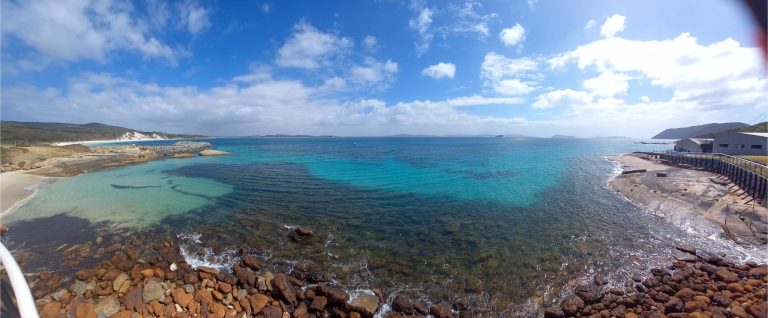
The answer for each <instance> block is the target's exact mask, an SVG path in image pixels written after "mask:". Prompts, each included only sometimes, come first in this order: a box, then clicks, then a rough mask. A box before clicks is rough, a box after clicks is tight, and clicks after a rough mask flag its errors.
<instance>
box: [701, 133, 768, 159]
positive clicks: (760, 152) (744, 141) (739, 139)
mask: <svg viewBox="0 0 768 318" xmlns="http://www.w3.org/2000/svg"><path fill="white" fill-rule="evenodd" d="M713 152H718V153H724V154H729V155H750V156H766V155H768V133H753V132H731V133H726V134H722V135H719V136H715V144H714V149H713Z"/></svg>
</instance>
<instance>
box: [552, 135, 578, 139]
mask: <svg viewBox="0 0 768 318" xmlns="http://www.w3.org/2000/svg"><path fill="white" fill-rule="evenodd" d="M551 138H555V139H572V138H576V136H569V135H554V136H552V137H551Z"/></svg>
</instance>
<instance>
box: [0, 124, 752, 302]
mask: <svg viewBox="0 0 768 318" xmlns="http://www.w3.org/2000/svg"><path fill="white" fill-rule="evenodd" d="M206 141H209V142H211V143H213V144H214V146H215V147H216V149H218V150H223V151H228V152H231V153H232V155H230V156H223V157H196V158H188V159H164V160H157V161H152V162H148V163H144V164H140V165H134V166H128V167H122V168H115V169H109V170H104V171H99V172H93V173H86V174H83V175H80V176H76V177H70V178H62V179H58V180H57V181H56V182H53V183H52V184H49V185H46V186H44V187H42V188H41V189H39V190H38V192H37V193H36V195H35V196H34V197H33V198H32V199H30V200H29V201H28V202H27V203H26V204H25V205H23V206H21V207H20V208H19V209H18V210H17V211H16V212H15V213H13V214H12V215H10V216H7V217H4V219H3V223H6V224H8V225H9V227H10V228H11V229H12V232H11V236H10V237H9V238H8V244H9V245H10V246H11V247H12V248H13V249H14V250H15V253H22V252H23V251H29V250H32V251H36V252H37V253H38V255H41V256H39V257H37V261H30V262H27V263H26V265H24V266H27V268H25V270H26V271H38V270H45V269H48V270H51V269H53V270H55V269H56V266H57V264H58V263H57V261H56V260H55V259H54V258H53V257H49V258H48V259H46V257H45V255H49V254H48V253H47V252H46V251H48V252H50V251H53V250H54V249H55V248H56V247H57V246H60V245H61V244H63V243H70V244H72V243H73V242H84V241H87V240H91V239H92V238H94V237H95V236H99V235H100V236H103V235H110V234H114V235H131V234H135V233H140V234H141V235H142V236H144V237H150V238H153V237H157V239H158V240H161V239H175V240H178V241H179V242H180V244H181V246H182V249H183V250H182V253H183V254H184V255H185V256H186V258H187V261H188V262H189V263H190V264H193V265H206V266H217V267H221V268H226V267H227V266H228V265H231V264H232V263H233V262H235V261H236V260H237V250H238V249H239V248H244V247H245V248H250V249H251V250H252V251H255V252H254V253H255V254H256V255H257V256H259V257H260V258H262V259H263V260H264V261H265V264H267V266H268V267H269V268H271V269H272V270H275V271H285V270H291V269H302V270H304V269H312V270H319V271H322V272H325V273H328V275H330V277H332V279H333V280H334V281H335V282H337V283H338V284H340V285H342V286H344V287H345V288H346V289H347V290H349V291H350V292H353V293H354V292H360V291H363V290H371V289H380V290H381V291H383V292H384V294H385V295H394V294H396V293H403V294H407V295H409V296H410V297H412V298H413V299H421V300H424V301H426V302H438V303H447V304H450V303H452V302H453V301H454V300H456V299H458V298H465V299H469V300H470V301H471V302H472V303H473V304H475V305H476V306H478V307H482V308H485V309H486V310H487V311H488V312H507V313H509V312H514V313H526V312H532V311H535V310H536V308H539V307H541V306H546V305H548V304H552V303H556V302H558V300H559V299H560V297H561V295H564V293H565V292H566V291H567V290H569V288H572V287H573V286H575V285H576V284H578V283H579V282H584V281H588V280H591V279H592V276H593V275H596V274H601V275H606V276H607V277H608V278H609V280H610V281H611V284H615V285H617V286H618V285H622V284H624V283H625V282H626V281H627V280H628V279H629V278H630V277H631V276H632V275H633V273H636V272H639V271H641V270H643V269H646V268H648V267H649V266H653V265H654V264H668V262H669V259H670V256H669V255H670V253H671V252H672V251H673V250H674V245H675V244H676V243H678V242H682V241H684V242H687V243H693V244H694V245H696V246H698V247H700V248H703V249H707V250H711V251H713V252H720V253H723V252H724V253H728V254H729V255H730V256H733V257H737V258H742V259H743V258H748V257H749V256H750V251H749V250H744V249H742V248H740V247H738V246H734V245H733V244H730V243H728V242H726V241H723V240H719V239H717V238H715V237H709V235H704V234H703V233H704V231H697V229H696V228H691V227H690V226H686V225H685V224H671V223H669V221H667V220H664V219H663V218H661V217H659V216H656V215H654V214H653V213H650V212H649V211H645V210H643V209H641V208H639V207H637V206H635V205H633V204H632V203H630V202H629V201H627V200H626V199H625V198H623V197H622V196H621V195H620V194H618V193H615V192H614V191H612V190H611V189H610V188H609V187H608V185H607V184H608V181H609V180H610V179H611V178H612V177H613V176H615V175H616V174H617V171H618V170H617V168H618V167H617V166H616V164H615V163H613V162H611V161H609V160H608V159H607V158H606V157H607V156H610V155H617V154H623V153H628V152H632V151H650V150H658V149H666V148H668V147H669V146H668V145H646V144H640V143H638V141H637V140H631V139H547V138H480V137H477V138H474V137H473V138H470V137H465V138H458V137H457V138H427V137H424V138H418V137H387V138H385V137H381V138H218V139H210V140H206ZM146 143H147V144H165V143H172V141H151V142H146ZM296 226H305V227H308V228H310V229H312V231H313V232H314V234H313V236H312V238H311V239H309V240H307V241H303V242H294V241H292V240H291V239H290V238H289V235H288V234H289V233H290V231H291V230H292V229H293V228H294V227H296ZM201 249H202V250H204V251H205V252H204V253H200V251H201ZM50 255H53V254H50Z"/></svg>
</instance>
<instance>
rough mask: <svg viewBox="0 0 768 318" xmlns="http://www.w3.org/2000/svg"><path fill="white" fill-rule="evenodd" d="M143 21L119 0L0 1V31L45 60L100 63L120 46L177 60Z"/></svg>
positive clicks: (146, 55) (171, 61)
mask: <svg viewBox="0 0 768 318" xmlns="http://www.w3.org/2000/svg"><path fill="white" fill-rule="evenodd" d="M53 13H55V14H53ZM142 25H143V22H142V21H139V20H138V18H137V17H136V13H135V12H134V11H133V8H132V6H131V5H130V4H129V3H123V2H120V1H111V0H104V1H98V2H97V1H95V0H94V1H89V0H85V1H76V0H40V1H22V2H18V3H17V2H11V1H3V19H2V35H3V36H4V37H6V36H7V37H12V38H14V39H17V40H19V41H20V42H22V43H24V44H25V45H27V46H29V47H31V48H33V49H34V50H35V51H36V52H37V53H38V54H40V55H41V56H43V57H44V58H43V60H44V61H46V60H54V61H55V60H63V61H68V62H75V61H80V60H95V61H98V62H102V63H103V62H106V61H107V60H108V59H109V54H110V53H111V52H114V51H121V50H125V51H133V52H137V53H139V54H141V55H142V56H144V57H146V58H160V59H164V60H166V61H168V62H169V63H170V64H172V65H176V64H177V53H176V52H174V50H173V49H171V48H170V47H169V46H168V45H167V44H165V43H163V42H161V41H160V40H159V39H157V38H156V37H153V36H152V35H150V34H149V33H148V32H147V31H146V28H143V27H142ZM4 45H6V44H5V41H4Z"/></svg>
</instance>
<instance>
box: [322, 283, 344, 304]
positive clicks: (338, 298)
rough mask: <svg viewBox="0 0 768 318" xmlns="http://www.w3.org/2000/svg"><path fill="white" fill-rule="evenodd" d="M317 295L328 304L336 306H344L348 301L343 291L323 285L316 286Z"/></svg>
mask: <svg viewBox="0 0 768 318" xmlns="http://www.w3.org/2000/svg"><path fill="white" fill-rule="evenodd" d="M317 293H318V294H320V295H324V296H325V297H327V298H328V302H329V303H331V304H336V305H341V304H344V303H346V302H347V300H348V299H349V294H347V292H346V291H344V290H343V289H341V288H338V287H334V286H330V285H325V284H323V285H319V286H317Z"/></svg>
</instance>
